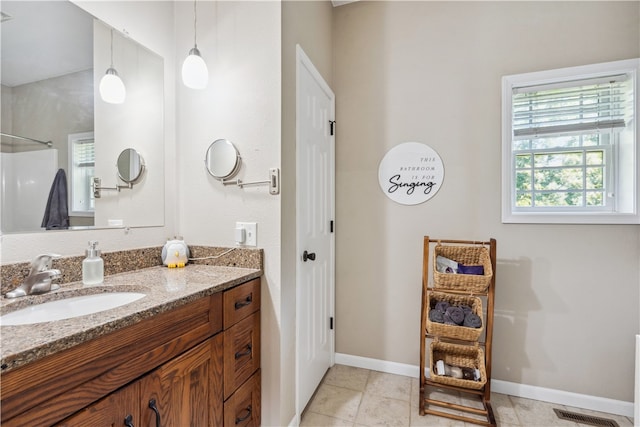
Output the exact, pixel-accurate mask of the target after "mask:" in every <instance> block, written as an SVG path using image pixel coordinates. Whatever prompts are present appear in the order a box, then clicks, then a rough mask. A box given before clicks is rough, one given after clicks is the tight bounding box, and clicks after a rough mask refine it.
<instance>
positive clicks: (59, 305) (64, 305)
mask: <svg viewBox="0 0 640 427" xmlns="http://www.w3.org/2000/svg"><path fill="white" fill-rule="evenodd" d="M144 296H145V294H141V293H138V292H107V293H100V294H93V295H83V296H79V297H71V298H65V299H60V300H56V301H49V302H45V303H42V304H36V305H33V306H29V307H25V308H22V309H20V310H16V311H12V312H10V313H7V314H5V315H3V316H0V325H2V326H13V325H33V324H34V323H42V322H51V321H54V320H63V319H71V318H73V317H78V316H85V315H87V314H93V313H98V312H100V311H105V310H110V309H112V308H116V307H120V306H123V305H125V304H129V303H132V302H134V301H137V300H139V299H140V298H143V297H144Z"/></svg>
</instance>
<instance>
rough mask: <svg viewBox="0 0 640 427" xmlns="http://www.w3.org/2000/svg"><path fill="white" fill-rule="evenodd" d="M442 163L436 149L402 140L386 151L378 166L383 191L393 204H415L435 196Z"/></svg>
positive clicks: (379, 180) (440, 179) (440, 178)
mask: <svg viewBox="0 0 640 427" xmlns="http://www.w3.org/2000/svg"><path fill="white" fill-rule="evenodd" d="M442 181H444V165H443V164H442V159H441V158H440V156H439V155H438V153H436V151H435V150H434V149H433V148H431V147H429V146H428V145H425V144H421V143H419V142H403V143H402V144H398V145H396V146H395V147H393V148H392V149H391V150H389V151H387V154H385V156H384V158H383V159H382V161H381V162H380V167H379V168H378V182H379V183H380V188H381V189H382V192H383V193H384V194H386V196H387V197H388V198H390V199H391V200H393V201H394V202H396V203H400V204H403V205H417V204H419V203H423V202H426V201H427V200H429V199H430V198H432V197H433V196H435V195H436V193H437V192H438V190H439V189H440V187H441V186H442Z"/></svg>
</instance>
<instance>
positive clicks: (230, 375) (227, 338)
mask: <svg viewBox="0 0 640 427" xmlns="http://www.w3.org/2000/svg"><path fill="white" fill-rule="evenodd" d="M259 367H260V312H259V311H258V312H257V313H253V314H252V315H251V316H249V317H247V318H246V319H243V320H241V321H240V322H238V323H236V324H235V325H234V326H232V327H231V328H229V329H227V330H226V331H224V398H225V399H227V398H228V397H229V396H231V394H233V392H234V391H235V390H236V389H237V388H238V387H239V386H240V385H241V384H242V383H244V382H245V381H246V380H247V379H248V378H249V377H250V376H251V375H253V374H254V372H256V371H257V370H258V368H259Z"/></svg>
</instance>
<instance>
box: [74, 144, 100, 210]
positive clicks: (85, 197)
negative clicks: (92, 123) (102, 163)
mask: <svg viewBox="0 0 640 427" xmlns="http://www.w3.org/2000/svg"><path fill="white" fill-rule="evenodd" d="M94 148H95V147H94V139H93V132H84V133H74V134H71V135H69V187H70V191H69V200H70V203H69V205H70V213H69V215H72V216H93V213H94V199H93V191H91V180H92V179H93V175H94V168H95V161H96V157H95V149H94Z"/></svg>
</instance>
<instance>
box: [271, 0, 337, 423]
mask: <svg viewBox="0 0 640 427" xmlns="http://www.w3.org/2000/svg"><path fill="white" fill-rule="evenodd" d="M332 17H333V11H332V6H331V3H330V2H329V1H328V0H324V1H284V2H282V147H281V157H282V179H283V184H282V219H281V229H282V236H281V239H282V252H281V256H282V261H281V262H282V328H281V337H282V344H281V348H282V356H281V360H280V365H281V367H282V368H281V369H282V376H283V382H282V390H281V402H280V407H281V410H282V415H283V416H282V423H283V425H284V424H287V423H288V422H289V421H290V420H291V418H292V417H293V415H294V413H295V366H296V339H295V334H296V312H295V308H296V292H295V291H296V266H297V264H298V262H299V256H298V254H297V252H296V182H295V177H296V44H299V45H300V46H301V47H302V49H303V50H304V51H305V53H306V54H307V56H309V58H311V61H312V62H313V63H314V65H315V66H316V68H317V69H318V70H319V71H320V74H321V75H322V77H323V78H324V80H325V81H326V82H327V83H328V84H329V85H330V86H331V82H332V66H333V50H332Z"/></svg>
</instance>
